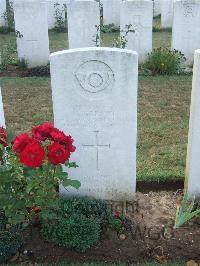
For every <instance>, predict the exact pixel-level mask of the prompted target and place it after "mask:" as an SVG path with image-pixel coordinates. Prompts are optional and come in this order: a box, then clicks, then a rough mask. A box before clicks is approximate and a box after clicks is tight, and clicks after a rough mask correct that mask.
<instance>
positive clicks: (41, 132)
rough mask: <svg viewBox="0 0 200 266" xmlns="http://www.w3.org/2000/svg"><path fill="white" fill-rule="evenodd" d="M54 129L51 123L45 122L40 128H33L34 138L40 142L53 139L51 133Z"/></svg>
mask: <svg viewBox="0 0 200 266" xmlns="http://www.w3.org/2000/svg"><path fill="white" fill-rule="evenodd" d="M53 129H54V127H53V125H52V124H51V123H49V122H45V123H44V124H42V125H40V126H36V127H33V128H32V135H33V138H35V139H37V140H38V141H44V140H46V139H48V138H51V134H50V133H51V131H52V130H53Z"/></svg>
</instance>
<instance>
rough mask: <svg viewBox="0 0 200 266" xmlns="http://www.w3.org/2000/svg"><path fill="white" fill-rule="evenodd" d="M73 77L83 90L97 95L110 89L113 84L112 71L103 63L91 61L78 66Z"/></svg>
mask: <svg viewBox="0 0 200 266" xmlns="http://www.w3.org/2000/svg"><path fill="white" fill-rule="evenodd" d="M75 76H76V78H77V80H78V82H79V84H80V86H81V87H82V89H83V90H85V91H87V92H90V93H98V92H101V91H104V90H106V89H108V88H111V87H112V85H113V82H114V73H113V71H112V69H111V68H110V67H109V66H108V65H107V64H105V63H104V62H101V61H97V60H91V61H87V62H85V63H83V64H81V65H80V67H79V68H78V69H77V71H76V73H75Z"/></svg>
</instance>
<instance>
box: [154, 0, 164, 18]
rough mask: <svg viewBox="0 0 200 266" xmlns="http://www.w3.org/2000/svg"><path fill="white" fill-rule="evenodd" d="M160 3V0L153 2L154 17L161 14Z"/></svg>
mask: <svg viewBox="0 0 200 266" xmlns="http://www.w3.org/2000/svg"><path fill="white" fill-rule="evenodd" d="M161 1H162V0H153V15H154V17H156V16H158V15H160V14H161Z"/></svg>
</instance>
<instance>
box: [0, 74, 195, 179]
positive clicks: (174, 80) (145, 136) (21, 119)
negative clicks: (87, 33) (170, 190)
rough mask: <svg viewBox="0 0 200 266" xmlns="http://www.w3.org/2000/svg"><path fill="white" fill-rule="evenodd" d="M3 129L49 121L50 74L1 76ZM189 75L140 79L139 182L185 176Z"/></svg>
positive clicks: (50, 114)
mask: <svg viewBox="0 0 200 266" xmlns="http://www.w3.org/2000/svg"><path fill="white" fill-rule="evenodd" d="M0 84H1V86H2V94H3V101H4V105H5V114H6V121H7V125H8V128H9V129H10V130H11V131H12V132H15V133H19V132H22V131H23V130H28V129H30V127H31V126H32V125H33V124H35V123H36V122H38V121H39V122H40V121H41V122H43V121H46V120H52V117H53V116H52V101H51V88H50V79H49V78H33V77H32V78H0ZM190 93H191V77H188V76H179V77H178V76H170V77H168V76H167V77H161V76H160V77H140V78H139V102H138V134H139V135H138V149H137V155H138V158H137V177H138V180H143V181H144V180H148V181H166V180H175V179H182V178H183V177H184V168H185V157H186V144H187V133H188V118H189V105H190Z"/></svg>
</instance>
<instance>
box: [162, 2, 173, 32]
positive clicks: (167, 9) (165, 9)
mask: <svg viewBox="0 0 200 266" xmlns="http://www.w3.org/2000/svg"><path fill="white" fill-rule="evenodd" d="M172 22H173V0H162V3H161V26H162V28H163V29H166V28H171V27H172Z"/></svg>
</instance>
